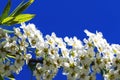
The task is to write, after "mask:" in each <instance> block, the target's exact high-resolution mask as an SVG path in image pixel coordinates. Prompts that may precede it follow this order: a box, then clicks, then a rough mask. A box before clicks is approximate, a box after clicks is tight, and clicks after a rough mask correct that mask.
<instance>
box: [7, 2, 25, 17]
mask: <svg viewBox="0 0 120 80" xmlns="http://www.w3.org/2000/svg"><path fill="white" fill-rule="evenodd" d="M23 3H24V0H23V1H22V2H21V3H20V4H19V5H18V6H17V7H16V8H15V10H14V11H13V12H12V13H11V14H10V15H9V16H14V15H15V14H16V13H17V11H18V10H19V9H20V8H21V7H22V5H23Z"/></svg>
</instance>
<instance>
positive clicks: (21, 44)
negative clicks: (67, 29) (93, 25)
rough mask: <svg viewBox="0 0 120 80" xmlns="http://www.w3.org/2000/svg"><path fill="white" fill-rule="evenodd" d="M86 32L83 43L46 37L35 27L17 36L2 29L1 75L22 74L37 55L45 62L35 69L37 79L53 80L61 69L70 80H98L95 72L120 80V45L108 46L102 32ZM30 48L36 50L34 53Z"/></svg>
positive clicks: (18, 31)
mask: <svg viewBox="0 0 120 80" xmlns="http://www.w3.org/2000/svg"><path fill="white" fill-rule="evenodd" d="M84 32H85V33H86V34H87V36H88V38H87V39H86V38H85V39H84V40H83V41H81V40H79V39H78V38H77V37H73V38H72V37H70V38H69V37H65V38H64V39H63V38H60V37H57V36H56V34H55V33H52V34H51V35H46V36H45V37H43V35H42V33H41V32H40V30H38V29H37V28H36V26H35V25H34V24H28V25H26V24H24V23H23V24H22V25H21V27H20V28H14V34H15V35H14V37H10V36H9V35H8V34H3V32H2V29H0V33H2V34H0V40H1V44H0V57H1V58H0V74H2V76H9V75H10V74H11V73H12V72H16V73H19V72H20V71H21V70H22V66H23V65H24V62H25V61H26V64H28V63H29V60H30V59H31V58H32V55H33V54H35V55H36V59H39V58H43V63H37V64H36V65H35V68H34V69H33V75H34V76H36V79H37V80H52V78H54V77H55V75H56V74H57V72H58V69H59V68H61V67H62V68H63V69H64V70H63V75H66V76H67V79H68V80H96V73H101V74H102V75H103V77H104V79H105V80H119V79H120V45H119V44H109V43H108V42H107V41H106V39H104V37H103V35H102V33H101V32H96V34H94V33H91V32H89V31H88V30H85V31H84ZM2 35H5V36H2ZM29 48H33V49H34V51H32V52H33V53H29ZM11 58H13V59H14V60H12V59H11Z"/></svg>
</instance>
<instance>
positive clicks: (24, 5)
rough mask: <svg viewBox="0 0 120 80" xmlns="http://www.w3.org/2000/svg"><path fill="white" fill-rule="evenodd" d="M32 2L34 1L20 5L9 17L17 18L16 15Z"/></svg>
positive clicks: (30, 0)
mask: <svg viewBox="0 0 120 80" xmlns="http://www.w3.org/2000/svg"><path fill="white" fill-rule="evenodd" d="M33 2H34V0H29V1H28V2H26V3H25V4H21V5H20V6H19V7H18V8H17V9H16V10H15V11H14V12H13V13H12V14H11V15H10V16H17V15H19V14H20V13H22V12H23V11H24V10H25V9H27V8H28V7H29V6H30V5H31V4H32V3H33Z"/></svg>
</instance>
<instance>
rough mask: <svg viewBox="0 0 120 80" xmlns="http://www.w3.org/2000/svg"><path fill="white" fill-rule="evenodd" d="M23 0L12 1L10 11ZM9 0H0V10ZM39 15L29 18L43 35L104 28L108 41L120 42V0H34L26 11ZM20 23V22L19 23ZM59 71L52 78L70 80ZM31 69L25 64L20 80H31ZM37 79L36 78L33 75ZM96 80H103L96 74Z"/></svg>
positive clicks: (82, 32)
mask: <svg viewBox="0 0 120 80" xmlns="http://www.w3.org/2000/svg"><path fill="white" fill-rule="evenodd" d="M21 1H22V0H12V9H11V11H12V10H13V9H14V8H15V7H16V6H17V5H18V4H19V3H20V2H21ZM25 1H27V0H25ZM6 3H7V0H0V13H1V11H2V10H3V6H5V4H6ZM24 13H33V14H36V17H35V18H34V19H33V20H31V21H29V22H31V23H34V24H36V26H37V28H38V29H40V30H41V32H43V34H44V35H46V34H51V33H52V32H55V33H56V34H57V36H59V37H65V36H69V37H70V36H71V37H73V36H77V37H78V38H79V39H81V40H83V38H84V37H86V35H85V33H84V29H88V30H89V31H91V32H95V31H96V30H97V31H101V32H102V33H103V35H104V37H105V38H106V39H107V41H108V42H109V43H118V44H120V36H119V34H120V0H35V2H34V3H33V4H32V5H31V6H30V7H29V8H28V9H27V10H26V11H25V12H24ZM17 26H18V25H17ZM61 72H62V70H59V72H58V74H57V76H56V77H55V78H54V79H53V80H67V78H66V76H63V75H62V73H61ZM30 78H31V72H30V71H29V70H28V68H27V66H24V68H23V71H22V72H21V73H20V75H16V79H17V80H30ZM33 80H34V78H33ZM97 80H102V79H101V78H100V76H97Z"/></svg>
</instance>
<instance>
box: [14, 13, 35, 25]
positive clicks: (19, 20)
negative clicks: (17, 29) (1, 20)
mask: <svg viewBox="0 0 120 80" xmlns="http://www.w3.org/2000/svg"><path fill="white" fill-rule="evenodd" d="M34 16H35V15H34V14H20V15H18V16H16V17H15V19H14V20H13V21H15V22H17V24H19V23H23V22H26V21H29V20H31V19H32V18H33V17H34Z"/></svg>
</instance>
